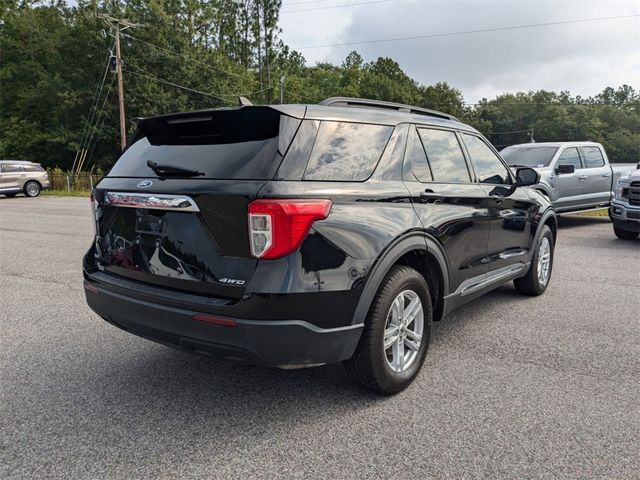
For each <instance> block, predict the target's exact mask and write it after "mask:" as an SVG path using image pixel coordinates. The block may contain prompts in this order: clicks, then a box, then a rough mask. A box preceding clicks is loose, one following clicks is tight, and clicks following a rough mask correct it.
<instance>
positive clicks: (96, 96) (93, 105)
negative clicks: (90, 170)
mask: <svg viewBox="0 0 640 480" xmlns="http://www.w3.org/2000/svg"><path fill="white" fill-rule="evenodd" d="M109 57H110V54H108V55H107V60H106V63H107V66H106V68H105V70H104V74H103V75H102V80H101V81H100V84H99V86H98V87H97V88H96V91H95V93H94V94H93V100H92V101H91V107H90V111H91V115H90V117H89V121H87V122H85V124H84V128H83V129H82V135H81V136H80V144H79V147H78V151H77V152H76V156H75V158H74V159H73V166H72V167H71V171H73V170H74V169H75V166H76V162H77V161H78V156H79V155H80V152H81V151H82V146H83V145H84V142H85V140H86V138H87V135H88V134H89V130H90V128H91V124H92V123H93V118H94V116H95V113H96V107H97V106H98V102H99V101H100V96H101V95H102V89H103V87H104V82H105V80H106V78H107V73H109Z"/></svg>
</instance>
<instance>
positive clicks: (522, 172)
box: [516, 167, 540, 187]
mask: <svg viewBox="0 0 640 480" xmlns="http://www.w3.org/2000/svg"><path fill="white" fill-rule="evenodd" d="M538 182H540V174H539V173H538V172H536V171H535V170H534V169H533V168H529V167H523V168H519V169H518V170H516V184H517V185H518V186H519V187H528V186H529V185H535V184H536V183H538Z"/></svg>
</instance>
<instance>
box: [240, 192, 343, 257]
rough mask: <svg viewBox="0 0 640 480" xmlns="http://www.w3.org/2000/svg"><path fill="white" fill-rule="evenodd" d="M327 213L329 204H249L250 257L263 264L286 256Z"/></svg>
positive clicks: (288, 202)
mask: <svg viewBox="0 0 640 480" xmlns="http://www.w3.org/2000/svg"><path fill="white" fill-rule="evenodd" d="M330 210H331V200H309V199H304V200H290V199H286V200H285V199H283V200H272V199H269V200H254V201H253V202H251V203H250V204H249V237H250V243H251V254H252V255H253V256H254V257H257V258H262V259H265V260H269V259H274V258H280V257H284V256H285V255H289V254H290V253H292V252H294V251H296V250H297V249H298V247H300V245H301V244H302V242H303V240H304V239H305V238H306V236H307V234H308V233H309V230H310V229H311V225H312V224H313V222H315V221H316V220H323V219H325V218H327V216H328V215H329V211H330Z"/></svg>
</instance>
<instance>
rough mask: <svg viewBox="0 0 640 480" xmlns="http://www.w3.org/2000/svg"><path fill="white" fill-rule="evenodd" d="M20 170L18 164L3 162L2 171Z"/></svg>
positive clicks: (14, 171)
mask: <svg viewBox="0 0 640 480" xmlns="http://www.w3.org/2000/svg"><path fill="white" fill-rule="evenodd" d="M21 171H22V169H21V168H20V165H11V164H5V165H4V169H3V172H4V173H16V172H21Z"/></svg>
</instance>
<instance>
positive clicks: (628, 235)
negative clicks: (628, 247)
mask: <svg viewBox="0 0 640 480" xmlns="http://www.w3.org/2000/svg"><path fill="white" fill-rule="evenodd" d="M613 233H615V234H616V237H618V238H620V239H621V240H633V239H634V238H638V232H630V231H629V230H623V229H621V228H618V227H616V226H614V227H613Z"/></svg>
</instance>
